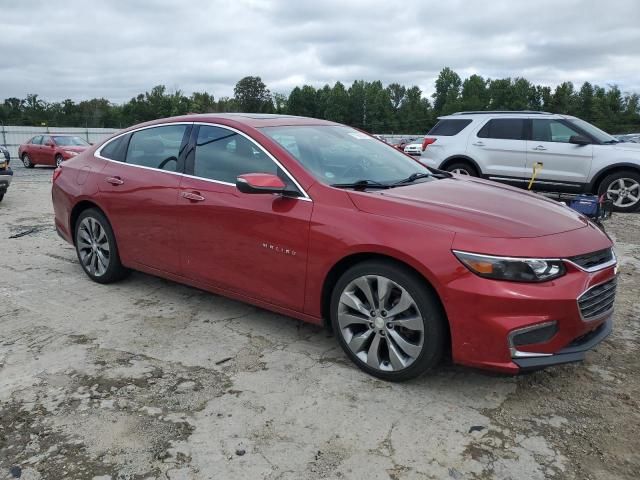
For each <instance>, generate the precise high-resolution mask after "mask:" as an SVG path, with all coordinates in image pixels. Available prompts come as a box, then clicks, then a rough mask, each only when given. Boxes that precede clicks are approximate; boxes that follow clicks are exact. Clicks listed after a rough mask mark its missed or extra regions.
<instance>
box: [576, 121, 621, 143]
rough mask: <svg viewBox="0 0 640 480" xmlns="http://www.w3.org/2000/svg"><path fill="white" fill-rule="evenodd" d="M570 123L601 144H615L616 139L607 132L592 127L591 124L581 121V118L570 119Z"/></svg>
mask: <svg viewBox="0 0 640 480" xmlns="http://www.w3.org/2000/svg"><path fill="white" fill-rule="evenodd" d="M569 122H570V123H571V124H572V125H575V126H576V127H578V128H581V129H582V130H584V131H585V132H587V133H588V134H589V135H591V136H592V137H593V138H595V139H596V140H597V141H599V142H601V143H615V140H616V139H615V138H613V137H612V136H611V135H609V134H608V133H607V132H604V131H602V130H600V129H599V128H598V127H596V126H594V125H591V124H590V123H589V122H585V121H584V120H580V119H579V118H570V119H569Z"/></svg>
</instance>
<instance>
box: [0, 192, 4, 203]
mask: <svg viewBox="0 0 640 480" xmlns="http://www.w3.org/2000/svg"><path fill="white" fill-rule="evenodd" d="M3 198H4V193H0V202H1V201H2V199H3Z"/></svg>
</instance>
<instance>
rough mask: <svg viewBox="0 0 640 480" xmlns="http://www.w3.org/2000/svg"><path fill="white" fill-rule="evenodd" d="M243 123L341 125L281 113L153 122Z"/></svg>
mask: <svg viewBox="0 0 640 480" xmlns="http://www.w3.org/2000/svg"><path fill="white" fill-rule="evenodd" d="M221 120H222V121H223V123H233V122H237V123H242V124H245V125H247V126H250V127H254V128H260V127H277V126H286V125H339V124H338V123H335V122H330V121H328V120H321V119H319V118H311V117H297V116H295V115H280V114H273V113H192V114H188V115H182V116H180V117H171V118H163V119H158V120H154V121H153V122H150V124H153V123H166V122H173V121H175V122H211V123H216V122H219V121H221Z"/></svg>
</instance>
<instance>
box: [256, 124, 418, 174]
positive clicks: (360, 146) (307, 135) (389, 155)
mask: <svg viewBox="0 0 640 480" xmlns="http://www.w3.org/2000/svg"><path fill="white" fill-rule="evenodd" d="M261 131H262V132H263V133H264V134H266V135H267V136H269V137H270V138H272V139H273V140H275V141H276V142H278V143H279V144H280V145H281V146H282V147H283V148H284V149H285V150H287V151H288V152H289V153H290V154H291V155H293V156H294V157H295V158H296V159H297V160H298V161H300V163H301V164H302V165H303V166H304V167H305V168H306V169H307V170H308V171H309V172H311V173H312V174H313V175H314V176H315V177H316V178H317V179H318V180H320V181H321V182H323V183H326V184H329V185H335V184H338V185H340V184H349V183H354V182H362V181H366V182H368V183H369V184H375V183H377V184H384V185H388V184H389V185H390V184H392V183H395V182H399V181H402V180H404V179H407V178H408V177H410V176H411V175H412V174H414V173H418V174H424V175H428V174H429V170H428V169H427V168H426V167H424V166H423V165H421V164H419V163H418V162H417V161H415V160H412V159H411V158H408V157H407V156H406V155H405V154H403V153H400V152H399V151H398V150H397V149H395V148H393V147H391V146H390V145H387V144H385V143H383V142H379V141H377V140H376V139H375V138H373V137H370V136H369V135H367V134H365V133H362V132H359V131H358V130H355V129H353V128H350V127H345V126H339V125H335V126H334V125H298V126H285V127H263V128H261Z"/></svg>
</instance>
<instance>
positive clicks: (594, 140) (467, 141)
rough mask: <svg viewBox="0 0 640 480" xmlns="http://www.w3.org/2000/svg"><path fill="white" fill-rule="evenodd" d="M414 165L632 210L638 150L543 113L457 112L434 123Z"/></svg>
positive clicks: (638, 199)
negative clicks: (601, 198) (603, 198)
mask: <svg viewBox="0 0 640 480" xmlns="http://www.w3.org/2000/svg"><path fill="white" fill-rule="evenodd" d="M438 120H439V122H438V123H437V124H436V126H434V127H433V128H432V129H431V130H430V131H429V133H428V134H427V135H426V137H425V139H424V141H423V144H422V150H423V152H422V155H421V157H420V160H421V161H422V162H423V163H425V164H426V165H428V166H430V167H435V168H439V169H442V170H448V171H450V172H454V173H458V174H462V175H474V176H478V177H483V178H488V179H490V180H495V181H498V182H504V183H508V184H511V185H515V186H519V187H526V186H527V184H528V183H529V180H530V179H531V175H532V173H533V167H534V165H536V164H540V169H539V171H538V174H537V176H536V180H535V184H534V187H533V188H534V189H535V190H544V191H553V192H566V193H586V192H591V193H597V194H603V193H605V192H606V194H607V196H608V197H609V198H610V199H611V200H612V201H613V204H614V207H615V209H616V210H618V211H623V212H630V211H634V210H636V209H638V208H639V207H640V144H635V143H620V142H618V141H617V140H616V139H615V138H613V137H612V136H611V135H609V134H607V133H605V132H603V131H602V130H600V129H599V128H597V127H594V126H593V125H591V124H590V123H587V122H585V121H584V120H580V119H579V118H576V117H571V116H568V115H556V114H552V113H546V112H534V111H521V112H460V113H455V114H453V115H448V116H446V117H440V118H439V119H438Z"/></svg>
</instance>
